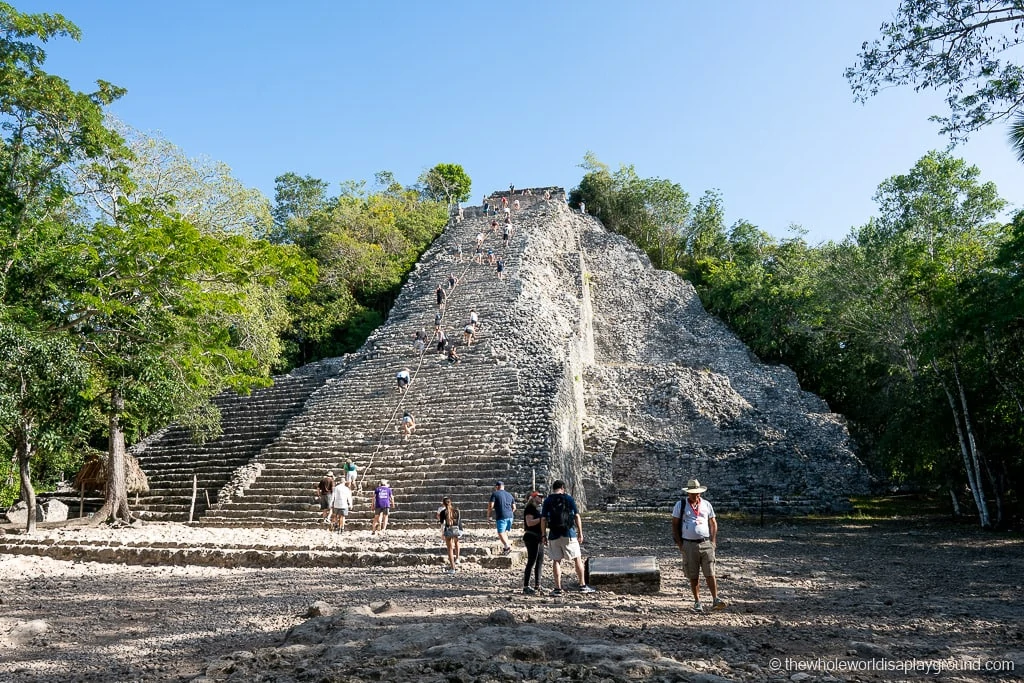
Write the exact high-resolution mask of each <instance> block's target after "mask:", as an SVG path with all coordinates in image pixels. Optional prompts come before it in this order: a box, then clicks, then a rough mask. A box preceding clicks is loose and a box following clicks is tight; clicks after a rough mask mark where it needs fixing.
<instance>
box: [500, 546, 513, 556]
mask: <svg viewBox="0 0 1024 683" xmlns="http://www.w3.org/2000/svg"><path fill="white" fill-rule="evenodd" d="M501 554H502V555H511V554H512V546H510V545H507V546H505V549H504V550H502V551H501Z"/></svg>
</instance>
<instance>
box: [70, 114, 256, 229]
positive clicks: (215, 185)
mask: <svg viewBox="0 0 1024 683" xmlns="http://www.w3.org/2000/svg"><path fill="white" fill-rule="evenodd" d="M105 121H106V125H107V126H108V127H109V128H110V129H111V130H112V131H114V132H115V133H116V134H117V135H118V136H120V137H121V138H122V139H123V140H125V144H126V146H127V149H126V151H125V153H124V154H121V155H117V156H113V155H105V156H102V157H100V158H98V159H95V160H93V161H91V162H90V163H88V164H80V165H78V166H77V167H76V168H75V170H76V177H75V179H76V186H75V187H74V190H75V192H76V194H78V195H81V196H82V197H83V198H84V199H85V200H86V201H85V202H84V203H85V204H86V206H87V208H89V209H90V210H91V211H92V212H93V213H95V214H98V215H99V216H101V217H103V219H104V220H107V221H114V220H116V219H117V211H118V206H119V202H120V200H122V199H125V200H127V201H128V202H129V203H136V202H140V201H143V200H153V201H156V202H158V203H159V204H160V205H162V206H164V207H166V208H167V209H169V210H173V211H174V212H176V213H178V214H180V215H181V217H182V218H184V219H185V220H187V221H189V222H190V223H192V224H193V225H195V226H196V227H197V228H199V230H200V231H201V232H204V233H235V234H239V235H246V236H249V237H260V238H262V237H267V236H269V235H271V234H272V232H273V227H274V223H273V217H272V216H271V213H270V203H269V202H268V201H267V198H266V197H265V196H263V193H261V192H260V191H259V190H256V189H253V188H248V187H245V186H244V185H243V184H242V183H241V182H240V181H239V180H238V179H236V178H235V177H234V176H232V175H231V169H230V168H229V167H228V165H227V164H225V163H223V162H219V161H214V160H212V159H209V158H206V157H198V158H189V157H188V156H187V155H186V154H185V152H184V150H182V149H181V148H180V147H178V146H177V145H175V144H174V143H172V142H171V141H169V140H167V139H166V138H164V137H162V136H160V135H158V134H152V133H149V134H147V133H142V132H140V131H138V130H136V129H134V128H132V127H131V126H129V125H127V124H126V123H124V122H122V121H120V120H119V119H117V118H116V117H114V116H112V115H110V114H108V115H107V116H106V119H105ZM119 176H126V177H124V178H123V179H122V180H120V181H119V182H116V183H114V182H111V180H112V178H118V177H119ZM129 179H130V181H129Z"/></svg>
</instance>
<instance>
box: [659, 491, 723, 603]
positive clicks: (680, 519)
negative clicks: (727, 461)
mask: <svg viewBox="0 0 1024 683" xmlns="http://www.w3.org/2000/svg"><path fill="white" fill-rule="evenodd" d="M707 490H708V487H707V486H701V485H700V482H699V481H697V480H696V479H691V480H690V481H688V482H686V486H685V487H683V493H685V494H686V497H685V498H684V499H681V500H679V501H678V502H677V503H676V504H675V507H673V508H672V538H673V539H674V540H675V542H676V547H677V548H679V552H680V554H682V556H683V573H684V574H686V578H688V579H689V580H690V590H691V591H693V611H695V612H703V611H704V605H703V604H702V603H701V601H700V574H701V572H702V571H703V572H704V581H705V582H706V583H707V584H708V590H709V591H710V592H711V609H722V608H724V607H725V606H726V605H727V603H726V602H725V601H724V600H721V599H720V598H719V597H718V582H717V581H716V580H715V548H716V546H717V545H718V520H717V519H715V509H714V508H713V507H711V503H709V502H708V501H706V500H704V499H703V498H702V497H701V494H702V493H704V492H705V491H707Z"/></svg>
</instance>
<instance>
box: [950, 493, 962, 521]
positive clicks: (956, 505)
mask: <svg viewBox="0 0 1024 683" xmlns="http://www.w3.org/2000/svg"><path fill="white" fill-rule="evenodd" d="M949 497H950V498H951V499H952V500H953V517H955V518H956V519H960V500H959V499H958V498H957V497H956V491H955V490H954V489H953V487H952V486H950V487H949Z"/></svg>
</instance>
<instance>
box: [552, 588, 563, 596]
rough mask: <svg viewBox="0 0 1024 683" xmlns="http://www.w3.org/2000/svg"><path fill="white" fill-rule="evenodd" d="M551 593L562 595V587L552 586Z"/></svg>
mask: <svg viewBox="0 0 1024 683" xmlns="http://www.w3.org/2000/svg"><path fill="white" fill-rule="evenodd" d="M551 594H552V595H561V594H562V589H561V588H552V589H551Z"/></svg>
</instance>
